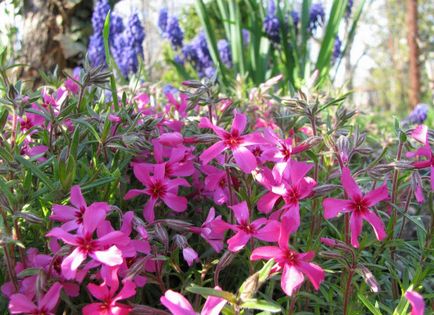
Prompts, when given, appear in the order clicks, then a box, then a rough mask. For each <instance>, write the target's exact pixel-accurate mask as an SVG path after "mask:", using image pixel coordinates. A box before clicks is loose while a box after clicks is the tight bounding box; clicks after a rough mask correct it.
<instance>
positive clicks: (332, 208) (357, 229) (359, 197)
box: [323, 167, 389, 247]
mask: <svg viewBox="0 0 434 315" xmlns="http://www.w3.org/2000/svg"><path fill="white" fill-rule="evenodd" d="M341 182H342V186H343V188H344V190H345V193H346V194H347V196H348V198H349V199H346V200H345V199H335V198H326V199H324V201H323V207H324V217H325V218H326V219H331V218H334V217H336V216H337V215H338V214H339V213H341V212H342V213H351V216H350V228H351V244H352V245H353V246H354V247H359V241H358V237H359V235H360V233H361V232H362V225H363V220H366V221H368V223H369V224H370V225H371V226H372V228H373V229H374V232H375V236H376V237H377V239H378V240H379V241H380V240H382V239H384V238H385V237H386V232H385V230H384V223H383V221H382V220H381V218H380V217H379V216H378V215H377V214H376V213H375V212H374V211H372V210H370V208H371V207H373V206H374V205H376V204H377V203H379V202H380V201H383V200H388V199H389V193H388V190H387V185H386V184H384V185H382V186H380V187H378V188H376V189H374V190H372V191H370V192H368V193H367V194H364V195H363V194H362V192H361V191H360V188H359V186H358V185H357V183H356V182H355V180H354V179H353V178H352V177H351V172H350V170H349V169H348V168H347V167H344V168H343V169H342V177H341Z"/></svg>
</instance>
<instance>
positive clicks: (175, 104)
mask: <svg viewBox="0 0 434 315" xmlns="http://www.w3.org/2000/svg"><path fill="white" fill-rule="evenodd" d="M166 98H167V103H168V106H166V112H167V113H169V112H170V111H171V109H172V108H173V109H175V111H176V112H177V113H178V115H179V117H180V118H185V117H186V116H187V112H186V111H187V105H188V104H187V100H188V95H186V94H182V93H179V95H178V99H177V98H176V97H175V96H174V95H173V94H172V93H170V92H169V93H166Z"/></svg>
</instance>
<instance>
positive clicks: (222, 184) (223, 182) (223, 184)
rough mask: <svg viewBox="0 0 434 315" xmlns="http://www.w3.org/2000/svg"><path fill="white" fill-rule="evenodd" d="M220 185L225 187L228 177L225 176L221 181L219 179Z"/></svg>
mask: <svg viewBox="0 0 434 315" xmlns="http://www.w3.org/2000/svg"><path fill="white" fill-rule="evenodd" d="M219 186H220V187H221V188H224V187H226V179H225V178H224V177H223V178H222V179H220V181H219Z"/></svg>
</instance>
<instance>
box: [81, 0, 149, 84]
mask: <svg viewBox="0 0 434 315" xmlns="http://www.w3.org/2000/svg"><path fill="white" fill-rule="evenodd" d="M109 11H110V5H109V4H108V2H107V0H98V1H97V2H96V5H95V9H94V12H93V15H92V26H93V31H94V33H93V35H92V36H91V38H90V42H89V61H90V63H91V65H93V66H97V65H101V64H105V63H106V60H105V51H104V37H103V29H104V22H105V18H106V16H107V14H108V12H109ZM144 39H145V30H144V28H143V26H142V23H141V21H140V19H139V17H138V15H137V14H133V15H131V16H130V18H129V19H128V23H127V27H126V28H125V25H124V23H123V21H122V18H121V17H120V16H118V15H116V14H111V16H110V34H109V44H110V51H111V54H112V56H113V59H114V60H115V62H116V64H117V65H118V67H119V70H120V71H121V74H122V75H123V76H124V77H128V75H129V74H130V73H136V72H137V70H138V67H139V61H138V56H141V57H142V58H143V46H142V43H143V40H144Z"/></svg>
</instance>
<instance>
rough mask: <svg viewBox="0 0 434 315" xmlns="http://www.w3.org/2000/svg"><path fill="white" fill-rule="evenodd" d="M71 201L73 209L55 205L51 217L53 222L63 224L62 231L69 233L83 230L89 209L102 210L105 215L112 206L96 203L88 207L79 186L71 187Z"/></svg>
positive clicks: (91, 210)
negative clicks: (84, 219) (85, 216)
mask: <svg viewBox="0 0 434 315" xmlns="http://www.w3.org/2000/svg"><path fill="white" fill-rule="evenodd" d="M70 199H71V200H70V202H71V204H72V207H71V206H64V205H57V204H55V205H53V208H52V211H53V214H52V215H51V216H50V219H51V220H54V221H59V222H63V223H64V224H63V225H62V229H64V230H65V231H68V232H69V231H74V230H77V229H81V228H82V226H83V215H84V213H85V212H86V211H88V209H89V211H90V212H94V211H95V210H96V209H101V210H103V211H104V212H105V213H108V212H109V211H110V206H109V205H108V203H106V202H95V203H93V204H91V205H90V206H89V207H88V206H87V204H86V200H84V198H83V194H82V193H81V189H80V186H78V185H75V186H72V187H71V198H70Z"/></svg>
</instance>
